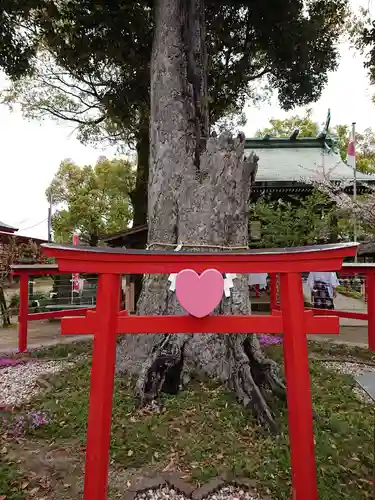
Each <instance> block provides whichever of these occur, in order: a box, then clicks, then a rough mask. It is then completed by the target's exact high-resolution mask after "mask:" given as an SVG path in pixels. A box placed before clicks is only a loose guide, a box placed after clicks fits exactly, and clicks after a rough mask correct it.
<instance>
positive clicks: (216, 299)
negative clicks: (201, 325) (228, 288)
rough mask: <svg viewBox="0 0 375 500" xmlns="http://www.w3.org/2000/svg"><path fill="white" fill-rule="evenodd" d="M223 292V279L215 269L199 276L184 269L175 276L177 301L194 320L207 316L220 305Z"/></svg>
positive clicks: (207, 270) (190, 270)
mask: <svg viewBox="0 0 375 500" xmlns="http://www.w3.org/2000/svg"><path fill="white" fill-rule="evenodd" d="M223 291H224V279H223V276H222V275H221V273H219V271H217V270H216V269H206V271H204V272H203V273H202V274H201V275H199V274H197V273H196V272H195V271H193V270H192V269H184V270H183V271H180V272H179V273H178V274H177V276H176V296H177V300H178V301H179V303H180V304H181V306H182V307H183V308H184V309H185V311H186V312H188V313H189V314H191V315H192V316H195V317H196V318H204V316H208V314H210V312H212V311H213V310H214V309H215V307H216V306H217V305H218V304H220V301H221V299H222V297H223Z"/></svg>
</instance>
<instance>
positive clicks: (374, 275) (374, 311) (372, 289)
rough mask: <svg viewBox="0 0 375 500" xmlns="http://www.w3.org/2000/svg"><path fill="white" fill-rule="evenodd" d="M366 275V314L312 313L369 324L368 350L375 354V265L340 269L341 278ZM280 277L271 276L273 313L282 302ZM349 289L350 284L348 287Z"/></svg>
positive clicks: (316, 310)
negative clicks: (279, 287)
mask: <svg viewBox="0 0 375 500" xmlns="http://www.w3.org/2000/svg"><path fill="white" fill-rule="evenodd" d="M358 274H360V275H364V277H365V302H366V303H367V313H366V312H354V311H340V310H337V309H335V310H333V311H331V310H327V309H314V308H312V309H311V311H312V312H313V314H314V315H318V316H321V315H323V316H337V317H339V318H348V319H357V320H362V321H367V322H368V327H367V330H368V348H369V349H370V351H373V352H375V264H371V263H359V264H358V263H356V264H355V263H344V264H343V265H342V267H341V269H340V276H353V275H358ZM278 284H279V277H278V275H277V274H275V273H272V274H270V297H271V299H270V307H271V311H278V310H280V300H279V293H278ZM346 286H347V287H348V282H347V285H346Z"/></svg>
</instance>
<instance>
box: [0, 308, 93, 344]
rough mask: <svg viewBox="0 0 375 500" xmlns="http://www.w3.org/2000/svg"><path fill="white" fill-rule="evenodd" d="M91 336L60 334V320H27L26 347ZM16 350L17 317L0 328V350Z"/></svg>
mask: <svg viewBox="0 0 375 500" xmlns="http://www.w3.org/2000/svg"><path fill="white" fill-rule="evenodd" d="M85 338H87V339H89V338H91V335H61V330H60V321H29V325H28V348H29V349H35V348H38V347H42V346H52V345H57V344H69V343H71V342H76V341H77V340H84V339H85ZM17 350H18V325H17V318H15V317H13V318H12V325H11V326H10V327H9V328H0V352H2V353H12V352H17Z"/></svg>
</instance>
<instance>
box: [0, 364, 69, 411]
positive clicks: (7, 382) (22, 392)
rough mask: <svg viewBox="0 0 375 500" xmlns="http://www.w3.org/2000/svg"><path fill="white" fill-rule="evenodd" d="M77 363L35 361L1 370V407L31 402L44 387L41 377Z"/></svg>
mask: <svg viewBox="0 0 375 500" xmlns="http://www.w3.org/2000/svg"><path fill="white" fill-rule="evenodd" d="M74 365H75V363H71V362H66V361H33V362H30V363H25V364H21V365H16V366H9V367H5V368H1V369H0V406H18V405H21V404H23V403H26V402H28V401H30V399H31V398H32V397H33V396H35V395H36V394H37V393H38V392H40V391H41V390H42V387H41V386H40V385H39V384H38V382H37V380H38V378H39V377H42V376H44V375H54V374H56V373H59V372H61V371H62V370H65V369H67V368H71V367H73V366H74Z"/></svg>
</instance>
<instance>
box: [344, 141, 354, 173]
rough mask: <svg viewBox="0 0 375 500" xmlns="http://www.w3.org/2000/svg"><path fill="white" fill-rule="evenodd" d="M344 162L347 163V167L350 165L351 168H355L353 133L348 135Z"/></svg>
mask: <svg viewBox="0 0 375 500" xmlns="http://www.w3.org/2000/svg"><path fill="white" fill-rule="evenodd" d="M346 161H347V163H348V165H350V166H351V167H352V168H355V141H354V136H353V132H351V133H350V137H349V144H348V152H347V157H346Z"/></svg>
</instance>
